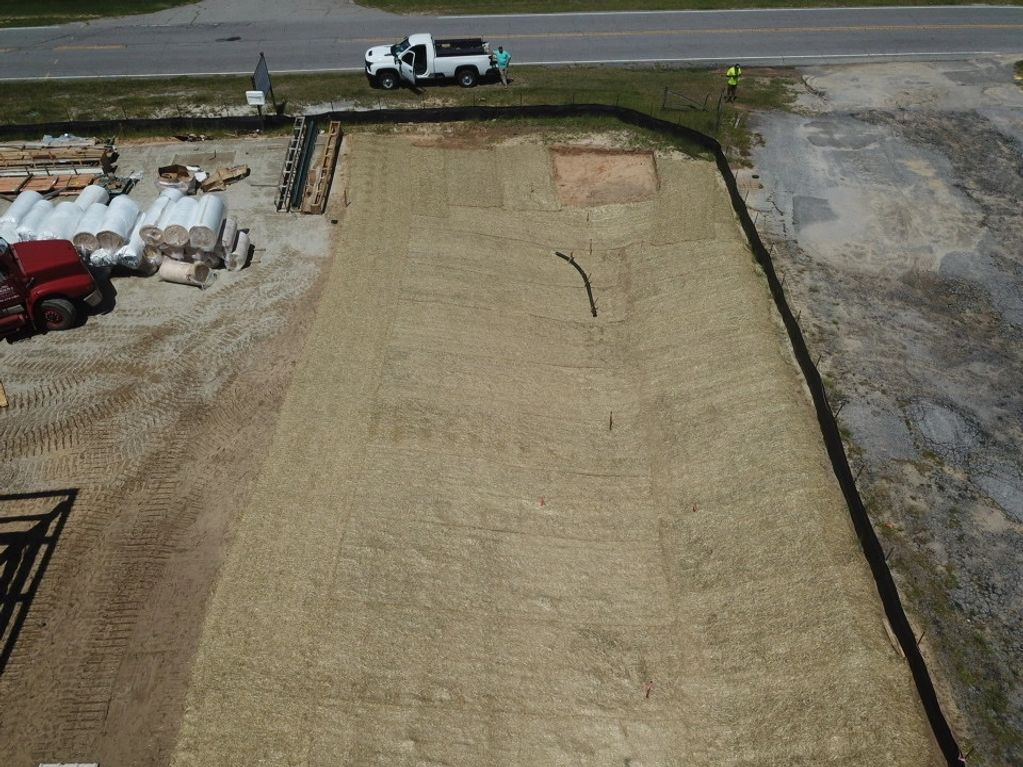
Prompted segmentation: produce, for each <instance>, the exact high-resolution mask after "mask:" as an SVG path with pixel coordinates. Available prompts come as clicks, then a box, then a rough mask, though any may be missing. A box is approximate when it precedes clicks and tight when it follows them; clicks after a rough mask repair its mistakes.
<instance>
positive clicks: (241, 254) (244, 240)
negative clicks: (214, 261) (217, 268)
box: [224, 230, 251, 272]
mask: <svg viewBox="0 0 1023 767" xmlns="http://www.w3.org/2000/svg"><path fill="white" fill-rule="evenodd" d="M250 246H251V245H250V242H249V233H248V232H246V231H244V230H243V231H241V232H238V242H237V244H235V246H234V250H232V251H231V252H230V253H224V266H225V267H226V268H227V270H228V271H229V272H238V271H241V270H242V269H244V268H245V264H246V262H247V261H248V260H249V248H250Z"/></svg>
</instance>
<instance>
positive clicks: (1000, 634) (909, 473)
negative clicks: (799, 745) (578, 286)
mask: <svg viewBox="0 0 1023 767" xmlns="http://www.w3.org/2000/svg"><path fill="white" fill-rule="evenodd" d="M806 74H807V76H808V80H809V82H810V84H811V85H812V86H814V87H815V88H817V89H819V90H820V91H821V92H822V93H823V95H822V96H820V97H817V96H813V95H810V94H807V95H806V96H805V97H804V98H803V99H802V100H801V107H802V111H803V113H802V114H796V115H793V114H784V115H781V114H779V115H769V116H765V117H763V118H762V119H761V120H760V123H759V124H758V130H759V131H760V132H761V134H762V135H763V136H764V139H765V144H764V146H763V147H761V148H759V149H758V150H757V151H756V153H755V155H754V159H755V162H756V165H757V167H756V169H755V171H756V172H757V174H758V175H759V176H760V181H761V182H762V185H763V188H762V190H757V189H754V190H753V191H752V192H751V195H750V204H751V205H754V206H756V207H757V208H758V210H759V211H760V213H759V221H760V222H761V228H762V230H763V231H764V232H765V237H767V238H770V239H773V241H774V242H775V245H776V247H775V256H776V259H777V260H778V263H779V265H780V266H781V269H782V271H783V273H784V274H785V278H786V282H785V289H786V291H787V292H788V293H789V294H790V296H791V298H792V301H793V305H794V307H795V308H796V309H797V310H798V311H800V312H801V318H802V324H803V326H804V329H805V330H806V332H807V334H808V336H809V338H810V343H811V349H816V351H817V352H818V353H819V354H820V355H821V368H822V370H823V372H824V373H825V375H826V377H827V379H828V381H829V383H830V385H831V388H832V398H833V400H834V401H835V403H836V407H841V411H840V415H839V418H840V421H841V423H842V425H843V428H844V429H845V431H846V433H847V436H848V450H849V453H850V455H851V456H852V460H853V464H854V471H860V472H861V475H860V486H861V492H862V493H863V494H864V496H865V498H866V499H867V501H868V508H869V511H870V513H871V516H872V518H873V520H874V524H875V528H876V529H877V530H878V532H879V533H880V534H881V535H882V537H883V538H884V539H885V542H886V544H885V545H886V546H888V547H889V550H890V551H891V557H890V563H891V566H892V568H893V570H894V572H895V575H896V577H897V579H898V580H899V583H900V588H901V590H902V593H903V596H904V599H905V601H906V602H907V605H908V608H909V610H910V612H911V613H912V614H913V615H914V616H915V621H916V623H917V624H918V633H919V634H920V635H922V636H923V637H924V641H923V649H924V653H925V656H926V657H927V658H928V663H929V665H930V667H931V669H932V672H933V673H934V677H935V680H936V683H937V684H938V686H939V688H940V691H941V693H942V698H943V706H944V707H945V709H946V710H947V712H948V713H950V714H951V719H952V723H953V725H954V728H955V729H956V730H957V732H958V735H959V737H960V740H961V743H962V745H963V750H964V751H968V752H971V756H970V760H969V763H970V764H982V765H1006V766H1008V765H1018V764H1023V676H1021V669H1023V644H1021V642H1020V626H1021V625H1023V460H1021V452H1020V447H1019V446H1020V444H1023V426H1021V424H1023V399H1021V394H1020V391H1021V390H1020V384H1019V382H1020V381H1021V380H1023V343H1021V341H1023V260H1021V258H1020V249H1019V243H1020V242H1021V241H1023V219H1021V217H1020V200H1021V199H1023V91H1021V90H1020V89H1019V87H1018V86H1017V85H1016V84H1015V83H1014V82H1013V80H1012V66H1011V61H1009V60H1000V61H997V60H995V61H988V60H985V61H974V62H940V63H892V64H883V65H880V64H879V65H861V66H849V67H829V68H820V69H814V70H810V71H808V72H807V73H806Z"/></svg>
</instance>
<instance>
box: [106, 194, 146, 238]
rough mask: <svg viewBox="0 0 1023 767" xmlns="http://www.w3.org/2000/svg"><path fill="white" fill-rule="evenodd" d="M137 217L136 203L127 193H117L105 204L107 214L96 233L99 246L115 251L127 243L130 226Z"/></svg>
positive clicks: (133, 224) (137, 207)
mask: <svg viewBox="0 0 1023 767" xmlns="http://www.w3.org/2000/svg"><path fill="white" fill-rule="evenodd" d="M138 217H139V206H138V203H137V202H135V201H134V200H133V199H131V198H130V197H128V196H127V195H123V194H122V195H118V196H117V197H115V198H114V199H112V200H111V201H110V204H109V205H107V215H106V217H105V218H104V219H103V226H101V227H100V230H99V231H98V232H97V233H96V239H97V240H98V241H99V246H100V247H101V248H105V249H106V250H112V251H116V250H117V249H118V248H120V247H121V246H122V245H125V244H127V242H128V237H129V236H130V235H131V230H132V227H133V226H135V222H136V221H137V220H138Z"/></svg>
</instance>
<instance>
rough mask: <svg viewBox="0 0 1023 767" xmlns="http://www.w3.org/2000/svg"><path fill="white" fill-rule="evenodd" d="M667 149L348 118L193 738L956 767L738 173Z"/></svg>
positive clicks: (603, 760)
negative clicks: (492, 141)
mask: <svg viewBox="0 0 1023 767" xmlns="http://www.w3.org/2000/svg"><path fill="white" fill-rule="evenodd" d="M656 169H657V174H658V178H659V192H658V194H657V195H656V196H655V197H653V198H652V199H649V200H647V201H644V202H636V203H631V204H616V205H601V206H594V207H585V206H583V207H574V206H562V205H561V204H560V202H559V200H558V197H557V190H556V185H555V181H554V178H553V175H552V162H551V159H550V157H549V155H548V153H547V151H546V149H545V148H544V147H543V146H542V145H539V144H536V145H529V144H525V143H518V144H515V145H509V146H498V147H494V146H491V145H482V146H480V147H478V148H472V147H463V148H460V149H456V150H444V149H441V148H430V147H424V146H418V147H417V146H414V145H413V144H412V143H411V142H410V141H409V140H407V139H405V138H399V137H390V138H388V137H384V136H376V135H369V134H365V135H358V136H356V139H355V142H354V146H353V153H352V165H351V173H352V178H351V187H350V189H349V199H350V200H351V208H349V210H348V216H347V218H346V220H345V223H344V226H343V227H342V228H341V229H340V230H339V231H337V236H336V239H335V241H334V248H335V252H336V263H335V264H334V267H333V269H332V270H331V272H330V275H329V278H328V279H327V282H326V284H325V285H324V288H323V297H322V299H321V302H320V304H319V307H318V310H317V313H316V316H315V319H314V320H313V326H312V328H311V330H310V332H309V340H308V342H307V345H306V346H305V348H304V350H303V351H302V354H301V357H300V360H299V362H298V365H297V367H296V368H295V372H294V375H293V379H292V384H291V386H290V388H289V390H288V392H287V395H286V397H285V401H284V403H283V406H282V408H281V411H280V415H279V418H278V420H277V423H276V428H275V432H274V436H273V440H272V443H271V446H270V448H269V453H268V456H267V460H266V461H265V462H264V463H263V465H262V468H261V470H260V471H259V475H258V477H257V479H256V481H255V486H254V489H253V492H252V494H251V496H250V498H249V500H248V502H247V503H246V505H245V509H244V511H243V512H242V514H241V515H240V516H239V518H238V521H237V526H236V529H235V534H234V537H233V538H232V540H231V543H230V547H229V550H228V552H227V554H226V561H225V565H224V568H223V571H222V575H221V578H220V580H219V583H218V585H217V587H216V590H215V593H214V595H213V597H212V600H211V602H210V610H209V613H208V616H207V621H206V624H205V627H204V629H203V634H202V639H201V641H200V644H199V650H198V655H197V657H196V664H195V668H194V675H193V678H192V687H191V690H190V692H189V695H188V698H187V710H186V714H185V719H184V725H183V728H182V732H181V736H180V740H179V742H178V745H177V748H176V751H175V753H174V756H173V761H172V763H173V764H174V765H175V766H176V767H186V766H188V767H192V766H193V765H195V766H198V765H209V764H274V765H336V764H358V765H373V764H379V765H387V766H388V767H392V766H394V765H413V764H450V765H456V764H464V765H473V766H474V767H475V766H477V765H491V764H493V765H498V764H500V765H510V764H522V765H537V764H545V765H546V764H565V765H568V764H578V765H584V764H585V765H592V764H626V765H630V764H631V765H639V764H647V765H655V764H664V765H667V764H678V763H681V762H682V761H683V760H684V762H685V763H686V764H706V765H715V767H718V766H720V765H748V764H768V763H783V762H784V763H785V764H807V765H809V764H814V765H816V764H821V763H825V762H826V763H829V764H849V765H852V764H857V765H859V764H863V763H864V762H866V761H869V762H870V763H871V764H892V765H924V764H936V763H937V762H938V759H937V756H936V754H935V751H934V747H933V744H932V742H931V736H930V733H929V730H928V728H927V725H926V722H925V720H924V717H923V715H922V712H921V711H920V708H919V704H918V701H917V700H916V698H915V691H914V689H913V687H912V684H911V682H910V678H909V674H908V671H907V669H906V668H905V666H904V662H903V661H902V660H901V659H900V658H899V656H898V654H897V653H896V652H895V651H894V650H893V648H892V647H891V645H890V644H889V642H888V640H887V637H886V634H885V632H884V630H883V627H882V620H881V616H882V613H881V609H880V606H879V603H878V600H877V595H876V592H875V590H874V587H873V584H872V582H871V580H870V578H869V574H868V572H867V568H866V566H865V563H864V562H863V559H862V554H861V552H860V550H859V548H858V545H857V543H856V540H855V537H854V535H853V533H852V531H851V526H850V523H849V520H848V517H847V512H846V510H845V508H844V506H843V503H842V499H841V496H840V494H839V492H838V489H837V487H836V486H835V483H834V478H833V476H832V474H831V472H830V467H829V465H828V463H827V460H826V457H825V454H824V450H823V447H822V445H821V442H820V437H819V432H818V430H817V426H816V422H815V419H814V417H813V414H812V412H811V409H810V407H809V404H808V402H807V399H806V396H805V393H804V391H803V389H802V387H801V384H800V381H799V379H798V376H797V375H796V372H795V370H794V368H793V366H792V363H791V360H790V359H789V356H788V353H787V351H786V348H785V345H784V343H783V340H782V339H783V337H782V335H781V333H780V332H779V329H778V327H777V324H776V322H775V318H774V317H773V315H772V311H771V307H770V304H769V300H768V296H767V291H766V289H765V286H764V284H763V281H762V279H761V277H760V276H759V275H758V274H757V272H756V270H755V267H754V266H753V262H752V260H751V258H750V257H749V254H748V251H747V250H746V249H745V247H744V244H743V242H742V239H741V236H740V233H739V231H738V228H737V226H736V223H735V221H734V219H733V217H732V214H731V210H730V208H729V205H728V202H727V199H726V196H725V194H724V191H723V188H722V186H721V183H720V179H719V178H718V176H717V174H716V171H715V169H714V167H713V166H712V165H710V164H708V163H704V162H699V161H691V160H687V159H684V158H680V157H674V156H658V157H657V159H656ZM594 173H595V177H596V176H597V175H599V173H598V172H597V170H596V168H595V167H594ZM427 191H428V192H429V193H428V194H426V193H424V192H427ZM680 200H685V201H686V204H685V205H682V204H681V203H680ZM554 250H561V251H563V252H572V253H574V255H575V256H576V258H577V259H578V260H579V261H580V263H582V264H583V265H584V266H585V268H586V269H587V270H588V272H589V273H590V275H591V277H592V278H593V281H594V286H595V292H596V295H597V301H598V305H599V308H600V312H599V315H598V317H597V318H596V319H594V318H593V317H591V316H590V313H589V307H588V304H587V301H586V297H585V293H584V290H583V287H582V285H581V281H580V279H579V276H578V274H577V273H576V272H575V270H574V269H572V268H571V266H570V265H569V264H566V263H565V262H564V261H562V260H561V259H558V258H556V257H555V256H554V255H553V251H554Z"/></svg>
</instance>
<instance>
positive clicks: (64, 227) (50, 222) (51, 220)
mask: <svg viewBox="0 0 1023 767" xmlns="http://www.w3.org/2000/svg"><path fill="white" fill-rule="evenodd" d="M82 212H83V211H82V209H81V208H79V207H78V206H77V205H75V204H74V203H73V202H58V203H57V204H56V206H54V208H53V210H52V211H50V215H48V216H47V217H46V218H44V219H43V222H42V223H41V224H40V225H39V231H38V233H37V234H36V239H39V240H67V239H70V237H71V235H72V234H74V232H75V227H76V226H78V220H79V219H80V218H81V217H82Z"/></svg>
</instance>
